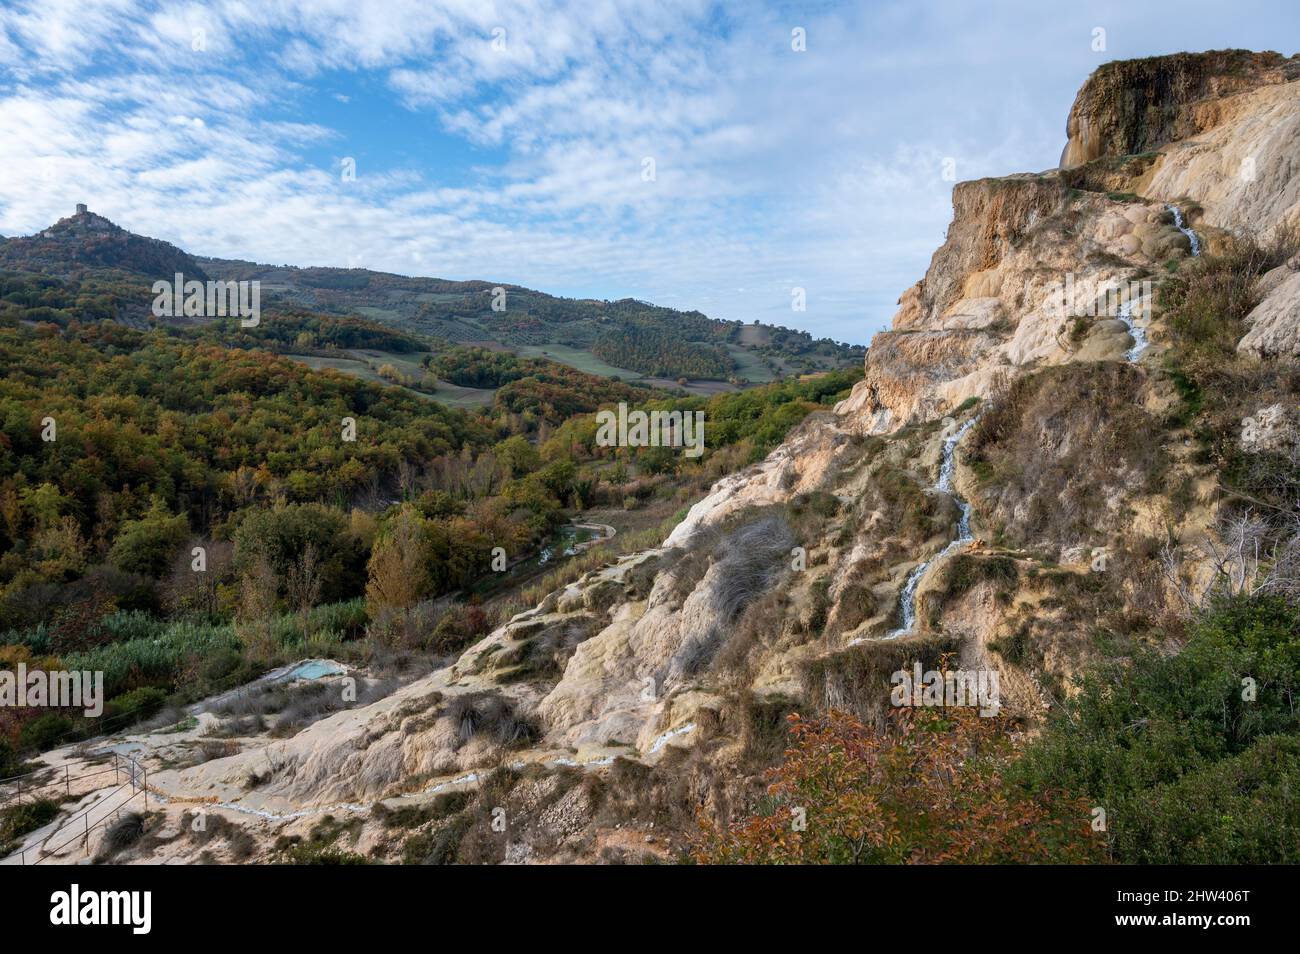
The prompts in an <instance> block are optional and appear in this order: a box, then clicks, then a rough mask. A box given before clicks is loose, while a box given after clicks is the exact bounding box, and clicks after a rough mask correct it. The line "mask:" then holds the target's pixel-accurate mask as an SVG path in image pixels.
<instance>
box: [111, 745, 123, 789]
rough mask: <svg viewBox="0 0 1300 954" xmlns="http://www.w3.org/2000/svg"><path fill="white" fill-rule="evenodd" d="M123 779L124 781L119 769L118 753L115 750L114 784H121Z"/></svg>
mask: <svg viewBox="0 0 1300 954" xmlns="http://www.w3.org/2000/svg"><path fill="white" fill-rule="evenodd" d="M121 781H122V773H121V772H120V771H118V767H117V753H116V752H114V753H113V784H114V785H118V784H121Z"/></svg>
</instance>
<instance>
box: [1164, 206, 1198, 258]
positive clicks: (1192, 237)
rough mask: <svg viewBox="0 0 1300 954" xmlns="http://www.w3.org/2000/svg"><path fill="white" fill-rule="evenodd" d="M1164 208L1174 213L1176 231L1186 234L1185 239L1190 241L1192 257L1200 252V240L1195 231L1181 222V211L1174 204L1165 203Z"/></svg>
mask: <svg viewBox="0 0 1300 954" xmlns="http://www.w3.org/2000/svg"><path fill="white" fill-rule="evenodd" d="M1165 208H1166V209H1168V210H1169V211H1170V212H1172V213H1173V214H1174V225H1175V226H1176V227H1177V228H1178V231H1180V232H1182V233H1183V234H1184V235H1186V236H1187V241H1189V242H1191V243H1192V257H1193V258H1195V257H1196V256H1198V255H1200V254H1201V240H1200V239H1199V238H1197V237H1196V233H1195V232H1193V231H1192V230H1191V229H1189V228H1188V227H1187V226H1186V225H1184V224H1183V213H1182V211H1181V210H1180V209H1179V208H1178V206H1176V205H1166V206H1165Z"/></svg>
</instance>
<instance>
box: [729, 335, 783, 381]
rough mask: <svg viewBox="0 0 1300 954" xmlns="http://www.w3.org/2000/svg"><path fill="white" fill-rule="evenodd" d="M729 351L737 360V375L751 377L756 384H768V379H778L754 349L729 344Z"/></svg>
mask: <svg viewBox="0 0 1300 954" xmlns="http://www.w3.org/2000/svg"><path fill="white" fill-rule="evenodd" d="M727 353H728V354H730V355H731V357H732V358H734V359H735V361H736V372H735V373H736V377H738V378H749V380H750V381H752V382H753V383H754V384H766V383H767V382H768V381H775V380H776V375H775V374H773V373H772V370H771V369H770V368H769V367H768V366H767V365H765V364H764V363H763V361H762V359H761V358H759V357H758V356H757V355H756V354H754V353H753V352H752V351H746V350H745V349H744V348H741V347H740V346H738V345H733V344H729V345H727Z"/></svg>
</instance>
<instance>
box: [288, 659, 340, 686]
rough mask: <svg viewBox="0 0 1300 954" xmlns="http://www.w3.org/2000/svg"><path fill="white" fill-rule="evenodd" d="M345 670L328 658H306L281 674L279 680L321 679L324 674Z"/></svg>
mask: <svg viewBox="0 0 1300 954" xmlns="http://www.w3.org/2000/svg"><path fill="white" fill-rule="evenodd" d="M345 672H347V669H346V668H345V667H344V666H341V665H340V664H338V663H336V662H331V661H330V660H328V659H308V660H307V661H306V662H300V663H298V665H296V666H294V667H293V668H292V669H290V670H289V671H288V672H286V673H285V674H284V675H283V676H281V677H280V678H279V680H277V681H279V682H290V681H292V680H294V679H321V678H323V677H325V676H341V675H343V673H345Z"/></svg>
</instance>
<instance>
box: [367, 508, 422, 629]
mask: <svg viewBox="0 0 1300 954" xmlns="http://www.w3.org/2000/svg"><path fill="white" fill-rule="evenodd" d="M428 563H429V554H428V525H427V522H426V521H425V519H424V518H423V517H421V516H420V514H419V513H418V512H417V511H416V510H415V508H414V507H411V506H409V505H406V506H403V507H402V509H401V510H399V511H398V512H397V514H396V515H395V516H393V517H391V518H390V519H389V520H387V521H386V522H385V523H384V525H383V526H382V527H381V528H380V531H379V537H378V538H377V539H376V540H375V546H374V550H373V551H371V554H370V563H369V566H368V575H369V579H368V581H367V583H366V600H367V601H368V602H369V603H370V604H371V607H372V609H373V610H379V609H405V608H407V607H408V606H410V605H411V604H413V603H415V602H416V601H417V600H419V599H421V598H423V597H424V596H426V595H427V593H428V589H429V586H428V580H429V574H428V569H427V567H428Z"/></svg>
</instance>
